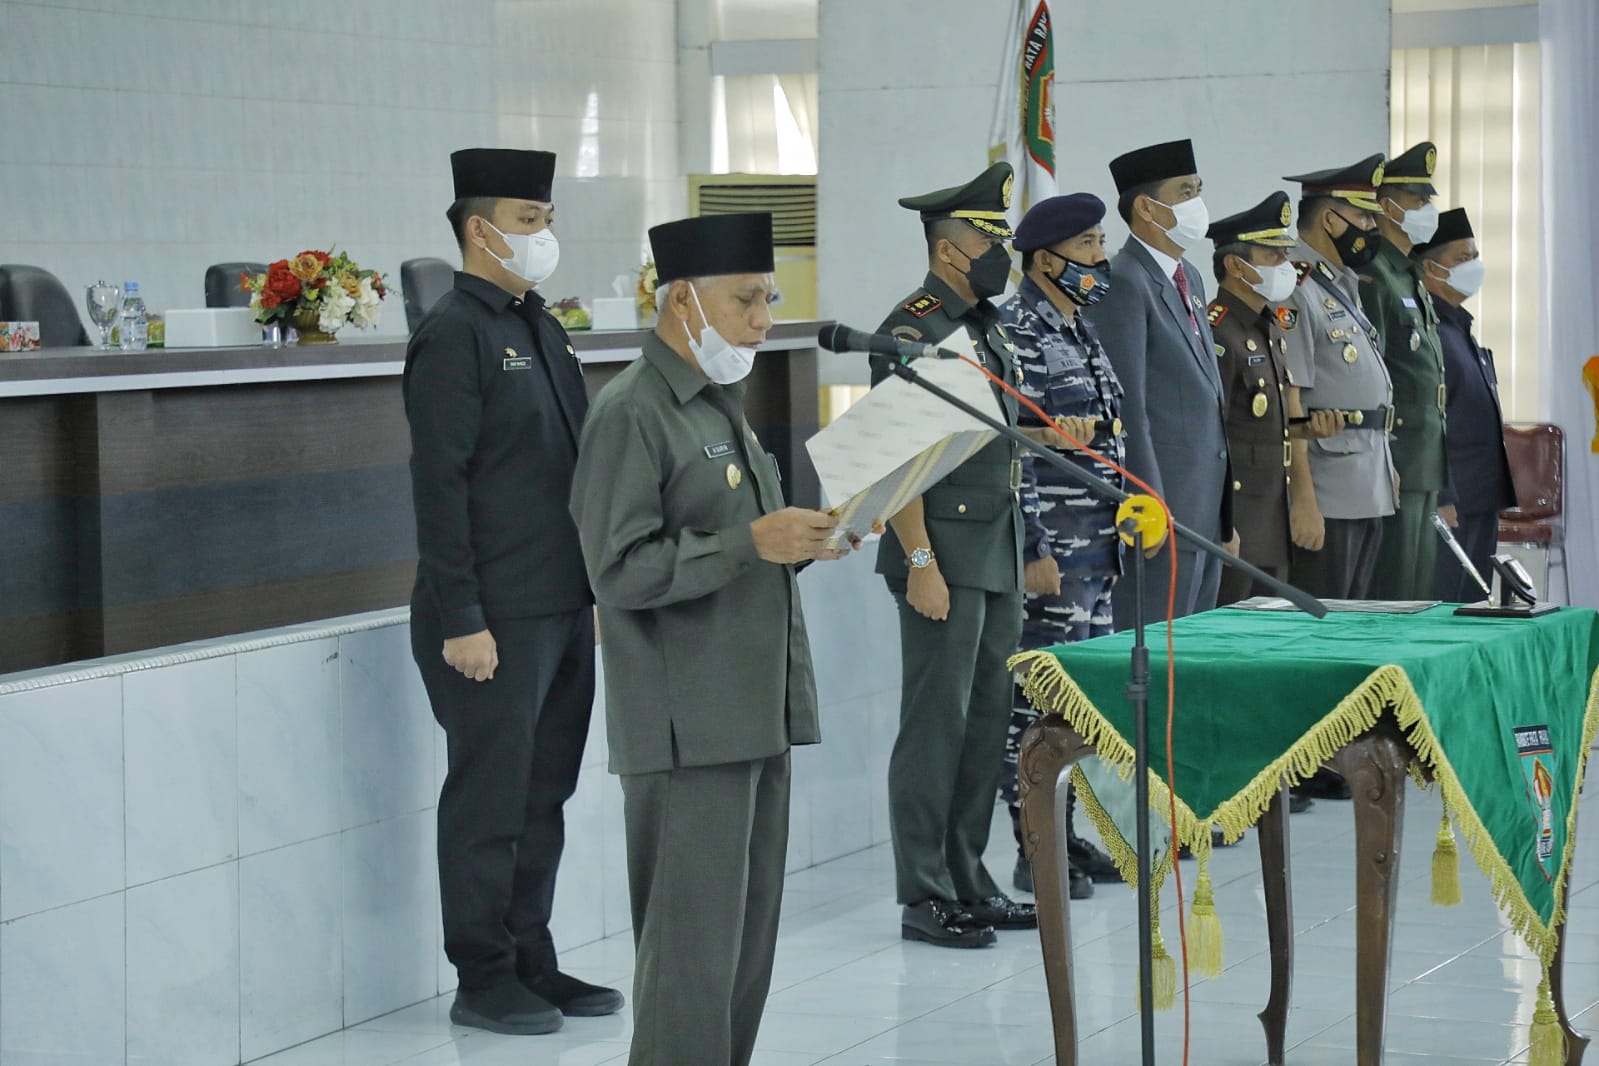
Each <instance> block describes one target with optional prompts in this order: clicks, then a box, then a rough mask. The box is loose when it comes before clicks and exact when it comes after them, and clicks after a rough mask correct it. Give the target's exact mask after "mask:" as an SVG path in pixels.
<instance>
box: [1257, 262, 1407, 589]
mask: <svg viewBox="0 0 1599 1066" xmlns="http://www.w3.org/2000/svg"><path fill="white" fill-rule="evenodd" d="M1292 254H1293V257H1294V269H1295V271H1297V272H1298V274H1299V284H1298V285H1297V286H1296V287H1295V289H1294V292H1293V295H1291V296H1290V297H1289V298H1288V303H1287V305H1286V306H1287V309H1288V310H1287V313H1286V314H1285V315H1284V317H1283V320H1282V321H1283V325H1284V327H1285V331H1286V336H1285V339H1286V340H1287V342H1288V351H1287V358H1286V362H1287V369H1288V373H1289V374H1290V375H1291V376H1292V378H1293V381H1294V383H1295V384H1296V385H1298V386H1299V387H1300V389H1301V390H1302V391H1301V394H1300V399H1301V401H1302V403H1303V406H1304V408H1305V410H1306V411H1315V410H1338V411H1346V412H1358V417H1357V416H1355V415H1354V414H1351V416H1350V418H1349V419H1348V424H1347V425H1346V426H1345V428H1344V430H1343V431H1342V432H1340V433H1338V434H1336V435H1334V436H1331V437H1326V438H1322V439H1317V440H1311V441H1310V442H1309V449H1310V480H1311V484H1312V485H1313V486H1314V488H1315V490H1316V503H1317V506H1318V507H1319V508H1320V509H1321V514H1322V517H1323V518H1324V519H1325V520H1326V529H1327V539H1326V542H1325V543H1324V544H1323V546H1322V548H1321V550H1320V551H1314V552H1312V551H1305V550H1304V549H1303V548H1298V547H1296V548H1295V550H1294V558H1293V562H1292V564H1291V566H1290V574H1291V579H1292V581H1293V583H1294V584H1295V585H1297V586H1298V587H1300V588H1302V589H1304V590H1305V591H1306V592H1309V593H1311V594H1312V595H1316V596H1321V597H1328V598H1335V599H1363V598H1365V596H1366V595H1367V594H1368V592H1369V590H1370V586H1371V578H1372V573H1373V570H1374V568H1375V567H1376V565H1377V551H1378V547H1379V545H1380V544H1381V541H1382V522H1381V520H1382V519H1383V518H1384V517H1386V516H1388V515H1391V514H1393V513H1394V509H1395V506H1396V505H1397V503H1398V493H1397V492H1396V490H1395V486H1394V467H1393V456H1392V453H1391V452H1390V450H1389V443H1388V433H1387V424H1388V420H1389V418H1390V417H1391V411H1392V404H1393V386H1392V384H1390V382H1389V380H1388V371H1387V369H1386V368H1385V367H1384V366H1383V361H1382V357H1381V356H1380V355H1379V354H1378V350H1377V339H1376V336H1375V332H1376V331H1375V330H1374V329H1373V328H1372V324H1371V322H1370V320H1369V319H1367V318H1366V316H1365V313H1364V312H1363V311H1362V310H1361V307H1360V292H1359V281H1360V279H1359V275H1357V274H1356V272H1355V271H1353V270H1350V269H1348V268H1347V267H1341V266H1335V265H1334V264H1333V263H1331V262H1330V261H1328V260H1327V259H1326V258H1325V257H1323V256H1322V255H1321V254H1320V253H1318V252H1317V251H1316V250H1315V249H1313V248H1310V247H1309V246H1307V245H1304V244H1301V245H1299V246H1298V247H1296V248H1295V249H1294V250H1293V253H1292ZM1357 422H1358V425H1357V424H1356V423H1357Z"/></svg>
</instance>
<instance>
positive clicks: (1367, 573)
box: [1288, 518, 1382, 600]
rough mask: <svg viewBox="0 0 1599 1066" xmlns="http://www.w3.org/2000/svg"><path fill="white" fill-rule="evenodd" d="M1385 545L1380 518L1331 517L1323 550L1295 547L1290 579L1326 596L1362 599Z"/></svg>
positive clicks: (1289, 572) (1317, 594)
mask: <svg viewBox="0 0 1599 1066" xmlns="http://www.w3.org/2000/svg"><path fill="white" fill-rule="evenodd" d="M1381 546H1382V519H1381V518H1329V519H1327V539H1326V540H1325V541H1324V542H1323V543H1322V546H1321V550H1320V551H1314V552H1312V551H1306V550H1305V549H1303V548H1299V547H1296V548H1294V561H1293V563H1292V564H1291V565H1290V566H1289V568H1288V579H1289V581H1290V582H1291V583H1292V584H1294V585H1295V586H1297V587H1299V588H1302V589H1304V590H1305V591H1306V592H1308V593H1310V594H1311V595H1312V596H1315V597H1316V598H1317V599H1323V600H1363V599H1365V598H1366V597H1367V595H1369V594H1370V592H1371V578H1372V575H1373V574H1374V573H1376V570H1377V549H1378V548H1380V547H1381Z"/></svg>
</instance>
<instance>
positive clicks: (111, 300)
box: [86, 281, 122, 351]
mask: <svg viewBox="0 0 1599 1066" xmlns="http://www.w3.org/2000/svg"><path fill="white" fill-rule="evenodd" d="M86 301H87V303H88V305H89V320H90V321H91V322H93V323H94V324H95V325H96V326H99V327H100V350H101V351H105V350H107V349H109V348H110V347H111V326H112V324H113V323H114V322H116V320H117V313H118V312H119V311H120V310H121V309H122V286H120V285H113V284H111V283H110V282H109V281H97V282H95V283H94V284H93V285H90V286H89V289H88V293H87V295H86Z"/></svg>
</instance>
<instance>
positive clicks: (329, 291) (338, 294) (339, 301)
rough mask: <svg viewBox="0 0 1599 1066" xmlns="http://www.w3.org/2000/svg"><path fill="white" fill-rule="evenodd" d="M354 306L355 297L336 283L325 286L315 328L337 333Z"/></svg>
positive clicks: (348, 318) (348, 317)
mask: <svg viewBox="0 0 1599 1066" xmlns="http://www.w3.org/2000/svg"><path fill="white" fill-rule="evenodd" d="M354 308H355V299H354V298H353V297H351V296H350V294H349V293H347V292H345V291H344V290H343V289H341V288H339V287H338V286H337V285H329V286H327V287H326V288H325V289H323V290H322V300H321V302H320V308H319V313H318V314H317V322H316V326H317V329H320V330H321V331H322V332H323V333H337V332H338V331H339V330H340V329H341V328H342V327H343V326H344V324H345V323H346V322H348V321H349V320H350V312H351V311H352V310H353V309H354Z"/></svg>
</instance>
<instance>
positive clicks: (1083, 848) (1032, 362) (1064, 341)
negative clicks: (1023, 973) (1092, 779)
mask: <svg viewBox="0 0 1599 1066" xmlns="http://www.w3.org/2000/svg"><path fill="white" fill-rule="evenodd" d="M1104 218H1105V203H1104V201H1103V200H1101V199H1100V198H1099V197H1097V196H1094V195H1092V194H1090V193H1073V194H1072V195H1070V196H1052V197H1050V198H1049V199H1047V200H1043V201H1040V202H1039V203H1038V204H1036V205H1034V207H1033V208H1032V209H1031V210H1030V211H1028V212H1027V216H1026V217H1025V218H1023V219H1022V222H1021V225H1020V226H1019V227H1018V228H1017V230H1016V238H1015V240H1014V241H1013V242H1012V245H1013V247H1014V248H1015V249H1016V250H1017V251H1018V252H1020V253H1021V254H1022V271H1023V280H1022V284H1021V288H1020V290H1018V292H1017V293H1016V295H1015V296H1012V297H1011V298H1010V299H1009V300H1008V301H1006V303H1005V304H1004V305H1003V306H1002V307H1001V308H1000V312H999V314H1000V321H1001V322H1002V323H1003V324H1004V326H1005V331H1006V333H1007V334H1009V335H1010V338H1011V342H1012V343H1013V344H1014V345H1015V346H1016V361H1017V366H1018V367H1019V368H1020V370H1021V374H1022V386H1021V388H1022V393H1023V394H1024V395H1026V396H1027V397H1028V399H1030V400H1032V401H1033V402H1034V403H1036V404H1038V406H1039V407H1041V408H1043V410H1044V412H1045V413H1046V414H1048V415H1049V416H1050V418H1052V419H1054V420H1056V421H1057V422H1058V423H1059V424H1060V425H1061V427H1062V428H1063V429H1065V431H1066V432H1067V433H1069V434H1070V435H1071V436H1072V437H1074V438H1076V439H1077V440H1080V441H1084V442H1086V443H1087V444H1088V445H1089V447H1091V448H1093V449H1094V450H1095V451H1097V452H1099V453H1100V454H1102V455H1105V456H1107V457H1108V458H1110V459H1112V460H1114V461H1115V462H1117V463H1118V464H1119V463H1121V462H1122V460H1123V458H1124V455H1123V447H1122V437H1121V433H1120V425H1119V422H1120V420H1119V418H1118V417H1117V416H1118V415H1119V414H1120V411H1121V395H1122V387H1121V383H1120V382H1118V381H1117V380H1116V371H1115V369H1114V368H1113V367H1112V366H1111V364H1110V358H1109V356H1107V355H1106V354H1105V349H1104V347H1103V346H1102V345H1101V344H1100V343H1099V335H1098V334H1097V333H1095V332H1094V328H1093V327H1092V326H1091V325H1089V323H1088V320H1087V318H1085V317H1084V316H1082V315H1079V314H1078V313H1077V312H1078V309H1079V308H1082V307H1087V306H1089V305H1090V304H1094V303H1097V302H1098V301H1099V298H1100V297H1101V296H1103V295H1104V294H1105V292H1106V290H1107V288H1108V286H1109V284H1110V263H1109V261H1108V260H1107V259H1106V256H1105V229H1104V227H1103V226H1102V225H1101V224H1100V223H1101V222H1103V220H1104ZM1018 421H1019V423H1020V424H1021V425H1022V426H1024V427H1029V426H1030V427H1032V429H1031V432H1029V436H1033V437H1035V438H1036V439H1038V440H1039V441H1040V443H1044V444H1048V445H1050V446H1052V447H1054V448H1055V449H1056V450H1057V451H1058V452H1060V453H1061V454H1063V455H1066V456H1068V457H1069V458H1071V459H1072V460H1073V461H1074V462H1076V463H1078V464H1079V465H1080V466H1082V467H1083V469H1085V470H1087V471H1088V472H1089V473H1091V474H1094V475H1095V476H1097V477H1100V478H1103V479H1104V480H1106V481H1109V482H1110V483H1111V484H1112V485H1115V486H1117V487H1118V488H1120V487H1122V479H1121V475H1120V474H1118V473H1117V472H1116V471H1114V470H1112V469H1111V468H1110V467H1108V466H1106V465H1105V464H1103V463H1101V462H1099V461H1098V460H1095V459H1093V458H1090V457H1089V456H1088V455H1087V454H1085V453H1083V452H1081V451H1078V450H1076V449H1072V448H1070V447H1069V446H1068V445H1067V443H1066V442H1065V441H1064V440H1062V439H1061V438H1060V436H1058V435H1057V434H1055V433H1054V432H1053V431H1051V430H1049V429H1047V428H1046V427H1044V426H1042V425H1041V423H1040V422H1039V420H1038V418H1037V416H1035V415H1032V414H1030V413H1029V412H1028V411H1027V410H1026V409H1025V408H1024V409H1023V410H1022V411H1021V413H1020V416H1019V419H1018ZM1021 502H1022V514H1023V518H1024V522H1025V527H1024V538H1025V543H1024V548H1023V559H1024V562H1025V569H1024V578H1025V585H1026V597H1025V600H1024V608H1025V612H1026V613H1025V615H1024V617H1023V621H1022V643H1021V646H1022V648H1023V649H1032V648H1043V647H1049V646H1050V645H1054V644H1066V643H1071V642H1075V641H1079V640H1087V639H1088V638H1089V637H1098V636H1104V635H1107V634H1109V633H1110V632H1111V631H1112V629H1113V626H1112V623H1111V608H1110V590H1111V587H1112V586H1113V585H1115V583H1116V577H1117V575H1118V574H1119V573H1120V572H1121V550H1120V549H1121V540H1120V539H1119V538H1118V537H1117V536H1116V504H1115V503H1114V502H1113V501H1111V500H1107V499H1105V498H1103V497H1100V496H1096V495H1095V494H1093V493H1092V492H1090V491H1089V490H1088V489H1086V488H1084V487H1083V486H1082V485H1080V484H1078V483H1077V482H1076V481H1073V480H1072V479H1071V478H1070V477H1068V476H1067V475H1066V474H1064V473H1062V472H1061V471H1059V470H1057V469H1055V468H1054V467H1052V466H1050V465H1049V464H1048V463H1045V462H1042V461H1039V460H1036V459H1034V458H1033V457H1032V456H1031V455H1030V454H1029V455H1026V456H1024V457H1023V459H1022V499H1021ZM1015 692H1016V697H1015V701H1014V704H1013V709H1012V711H1011V721H1010V735H1009V737H1008V738H1007V741H1006V745H1005V762H1004V764H1003V766H1002V767H1001V770H1000V795H1002V796H1003V797H1004V798H1005V802H1006V804H1007V805H1008V806H1009V807H1010V815H1011V826H1012V828H1013V829H1014V831H1015V833H1016V844H1017V849H1018V854H1017V858H1016V871H1015V875H1014V881H1015V884H1016V887H1017V888H1019V889H1021V890H1023V891H1026V892H1030V891H1032V882H1033V876H1032V869H1031V866H1030V864H1029V863H1028V861H1027V858H1026V857H1025V855H1023V854H1022V853H1021V851H1020V848H1021V841H1022V835H1021V804H1020V799H1019V797H1018V795H1017V786H1016V762H1017V757H1018V755H1019V754H1020V751H1021V738H1022V734H1023V733H1024V732H1026V730H1027V726H1028V725H1029V724H1030V723H1031V722H1032V720H1033V719H1034V718H1035V717H1037V712H1036V711H1034V710H1033V709H1032V707H1031V706H1030V705H1029V704H1028V702H1027V700H1026V698H1025V697H1023V696H1022V694H1021V689H1020V688H1017V689H1016V690H1015ZM1075 800H1076V790H1075V789H1073V790H1072V791H1071V792H1070V793H1068V799H1067V808H1066V809H1067V838H1066V839H1067V848H1066V855H1067V861H1068V872H1069V874H1070V885H1069V889H1070V893H1071V897H1072V898H1073V899H1084V898H1086V897H1088V896H1090V895H1092V894H1093V890H1094V881H1119V880H1121V875H1120V874H1119V873H1117V871H1116V865H1115V864H1114V863H1113V862H1111V860H1110V858H1109V857H1108V856H1106V855H1104V854H1103V853H1102V852H1100V851H1099V850H1098V849H1097V848H1095V847H1094V846H1093V845H1092V844H1090V843H1089V842H1088V841H1086V840H1083V839H1082V838H1081V837H1079V836H1077V834H1076V832H1075V828H1074V827H1073V826H1072V824H1071V812H1072V810H1073V809H1074V807H1075Z"/></svg>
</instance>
